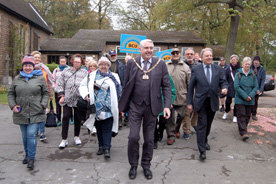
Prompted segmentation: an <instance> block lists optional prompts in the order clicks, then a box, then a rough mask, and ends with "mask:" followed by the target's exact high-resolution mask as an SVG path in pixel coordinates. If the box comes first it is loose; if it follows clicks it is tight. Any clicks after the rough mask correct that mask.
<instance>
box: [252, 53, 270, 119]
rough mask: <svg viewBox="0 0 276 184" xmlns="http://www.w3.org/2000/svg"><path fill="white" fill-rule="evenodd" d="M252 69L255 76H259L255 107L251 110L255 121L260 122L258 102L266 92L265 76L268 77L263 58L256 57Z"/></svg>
mask: <svg viewBox="0 0 276 184" xmlns="http://www.w3.org/2000/svg"><path fill="white" fill-rule="evenodd" d="M251 69H252V70H253V71H254V74H255V75H256V76H257V79H258V85H259V88H258V91H257V94H256V96H255V105H253V106H252V108H251V114H252V115H251V118H252V119H253V120H255V121H257V120H258V118H257V117H256V115H257V108H258V101H259V96H260V95H261V94H262V93H263V92H264V82H265V76H266V71H265V69H264V67H263V66H262V65H261V58H260V56H255V57H254V59H253V63H252V65H251Z"/></svg>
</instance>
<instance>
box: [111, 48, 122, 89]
mask: <svg viewBox="0 0 276 184" xmlns="http://www.w3.org/2000/svg"><path fill="white" fill-rule="evenodd" d="M109 56H110V61H111V66H110V71H111V72H114V73H117V74H118V75H119V78H120V81H121V84H123V83H124V79H125V69H126V66H125V65H124V64H123V63H122V62H121V61H119V60H118V59H117V53H116V51H115V49H110V50H109Z"/></svg>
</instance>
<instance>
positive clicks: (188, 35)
mask: <svg viewBox="0 0 276 184" xmlns="http://www.w3.org/2000/svg"><path fill="white" fill-rule="evenodd" d="M121 34H130V35H142V36H146V37H147V38H149V39H151V40H153V42H154V43H176V44H177V43H184V44H190V43H192V44H204V45H205V44H206V42H205V41H204V40H203V39H202V38H201V37H200V35H199V34H198V33H196V32H195V31H144V30H97V29H80V30H79V31H78V32H77V33H76V34H75V35H74V36H73V37H72V39H80V40H97V41H105V42H120V38H121Z"/></svg>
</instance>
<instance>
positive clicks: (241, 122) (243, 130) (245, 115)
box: [236, 104, 252, 136]
mask: <svg viewBox="0 0 276 184" xmlns="http://www.w3.org/2000/svg"><path fill="white" fill-rule="evenodd" d="M236 106H237V120H238V127H239V133H240V135H241V136H243V135H244V134H247V125H248V122H249V120H250V114H251V108H252V105H242V104H237V105H236Z"/></svg>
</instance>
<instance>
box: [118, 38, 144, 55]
mask: <svg viewBox="0 0 276 184" xmlns="http://www.w3.org/2000/svg"><path fill="white" fill-rule="evenodd" d="M144 39H146V36H138V35H126V34H121V44H120V52H123V53H134V54H140V51H139V43H140V41H141V40H144Z"/></svg>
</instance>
